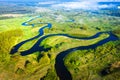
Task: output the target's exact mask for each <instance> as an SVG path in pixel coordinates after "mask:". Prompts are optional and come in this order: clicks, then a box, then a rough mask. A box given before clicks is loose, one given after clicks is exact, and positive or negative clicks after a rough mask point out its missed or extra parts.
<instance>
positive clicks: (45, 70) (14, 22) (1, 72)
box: [0, 9, 120, 80]
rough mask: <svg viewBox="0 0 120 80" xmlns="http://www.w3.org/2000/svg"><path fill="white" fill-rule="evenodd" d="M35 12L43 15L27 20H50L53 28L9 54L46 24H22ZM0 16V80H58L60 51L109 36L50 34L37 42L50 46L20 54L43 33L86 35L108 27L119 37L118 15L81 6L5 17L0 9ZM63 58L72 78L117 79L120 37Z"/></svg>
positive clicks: (119, 73)
mask: <svg viewBox="0 0 120 80" xmlns="http://www.w3.org/2000/svg"><path fill="white" fill-rule="evenodd" d="M11 15H14V14H11ZM18 15H19V14H18ZM36 16H42V17H38V18H36V19H34V20H32V21H30V22H28V24H35V23H38V22H44V23H47V22H49V23H51V24H52V28H50V29H48V28H45V29H44V35H42V36H40V37H38V38H36V39H34V40H31V41H28V42H26V43H25V44H23V45H22V46H21V47H20V48H19V49H18V51H17V52H16V53H15V54H10V51H11V49H12V48H14V46H15V45H17V44H18V43H20V42H22V41H24V40H27V39H30V38H32V37H34V36H36V35H38V34H39V32H38V31H39V29H40V28H41V27H43V26H45V25H46V24H36V25H34V27H32V26H30V25H29V26H23V25H21V24H22V23H23V22H26V21H28V20H29V19H31V18H34V17H36ZM0 19H1V20H0V80H59V77H58V76H57V74H56V70H55V58H56V56H57V55H58V54H59V53H60V52H62V51H65V50H67V49H70V48H74V47H78V46H89V45H92V44H96V43H97V42H99V41H101V40H103V39H106V38H107V37H109V34H107V33H104V34H101V35H100V36H99V37H97V38H94V39H88V40H82V39H81V40H80V39H73V38H69V37H66V36H50V37H48V38H45V39H44V40H43V41H42V42H41V43H40V44H39V46H43V47H44V48H50V50H48V51H37V52H34V53H32V54H29V55H26V56H22V55H20V54H21V52H22V51H26V50H28V49H30V48H31V47H32V46H33V45H34V44H35V43H36V42H37V41H38V40H39V39H40V38H41V37H43V36H45V35H49V34H68V35H70V36H75V37H80V38H86V37H90V36H93V35H95V34H96V33H98V32H104V31H111V32H112V33H113V34H114V35H115V36H117V37H118V38H120V17H117V16H111V15H105V14H95V13H90V12H86V11H84V10H83V11H82V10H81V11H79V12H78V13H77V12H75V11H74V10H71V11H69V12H68V11H64V10H62V9H61V10H58V11H52V12H41V13H32V14H30V13H26V14H22V16H15V17H11V16H10V17H9V15H7V17H6V16H4V15H3V14H2V13H1V14H0ZM69 20H74V21H69ZM63 60H64V64H65V66H66V68H67V69H68V71H69V72H70V74H71V76H72V79H73V80H120V40H116V41H110V42H107V43H105V44H103V45H101V46H98V47H96V48H95V49H86V50H74V51H72V52H70V53H69V54H68V55H66V56H65V57H64V59H63ZM66 80H67V79H66Z"/></svg>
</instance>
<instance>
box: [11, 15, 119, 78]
mask: <svg viewBox="0 0 120 80" xmlns="http://www.w3.org/2000/svg"><path fill="white" fill-rule="evenodd" d="M40 17H41V16H38V17H36V18H40ZM36 18H32V19H30V20H28V21H26V22H24V23H22V25H23V26H32V27H34V25H36V24H45V26H43V27H41V28H40V29H39V34H38V35H37V36H35V37H33V38H30V39H28V40H25V41H22V42H20V43H18V44H17V45H15V46H14V47H13V48H12V49H11V52H10V54H14V53H16V52H18V49H19V48H20V47H21V46H22V45H23V44H25V43H26V42H29V41H31V40H34V39H36V38H39V37H40V38H39V40H38V41H37V42H36V43H35V44H34V45H33V46H32V47H31V48H30V49H28V50H26V51H22V52H21V55H22V56H26V55H29V54H32V53H34V52H37V51H48V50H50V49H51V48H47V49H45V48H44V47H43V46H40V44H41V42H42V41H43V40H44V39H46V38H48V37H51V36H66V37H69V38H73V39H82V40H88V39H94V38H97V37H99V36H100V35H101V34H103V33H107V34H109V37H108V38H105V39H103V40H101V41H99V42H97V43H96V44H92V45H89V46H79V47H75V48H70V49H68V50H65V51H62V52H60V53H59V54H58V55H57V56H56V59H55V69H56V73H57V75H58V77H59V78H60V80H72V76H71V74H70V72H69V71H68V70H67V68H66V67H65V65H64V61H63V58H64V57H65V56H66V55H67V54H69V53H70V52H72V51H75V50H85V49H95V48H96V47H98V46H101V45H103V44H105V43H107V42H109V41H115V40H118V37H116V36H115V35H114V34H113V33H112V32H98V33H96V34H95V35H93V36H90V37H86V38H79V37H75V36H70V35H68V34H49V35H45V36H43V35H44V31H43V30H44V29H45V28H49V29H50V28H52V24H51V23H43V22H38V23H34V24H28V22H30V21H32V20H34V19H36ZM70 21H71V20H70Z"/></svg>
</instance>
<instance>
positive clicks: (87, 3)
mask: <svg viewBox="0 0 120 80" xmlns="http://www.w3.org/2000/svg"><path fill="white" fill-rule="evenodd" d="M0 1H16V2H21V1H22V2H32V1H34V2H38V5H48V4H49V5H50V6H51V7H54V8H55V7H56V8H61V7H63V8H66V9H67V8H68V9H69V8H71V9H78V8H80V9H99V8H108V7H110V8H111V7H118V8H119V6H115V5H113V4H109V5H108V4H104V5H99V4H98V2H120V0H0Z"/></svg>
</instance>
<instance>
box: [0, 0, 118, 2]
mask: <svg viewBox="0 0 120 80" xmlns="http://www.w3.org/2000/svg"><path fill="white" fill-rule="evenodd" d="M0 1H16V2H17V1H22V2H24V1H25V2H26V1H27V2H32V1H34V2H35V1H36V2H43V1H59V2H67V1H69V2H73V1H85V0H0ZM87 1H98V2H99V1H108V2H110V1H117V2H120V0H87Z"/></svg>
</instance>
